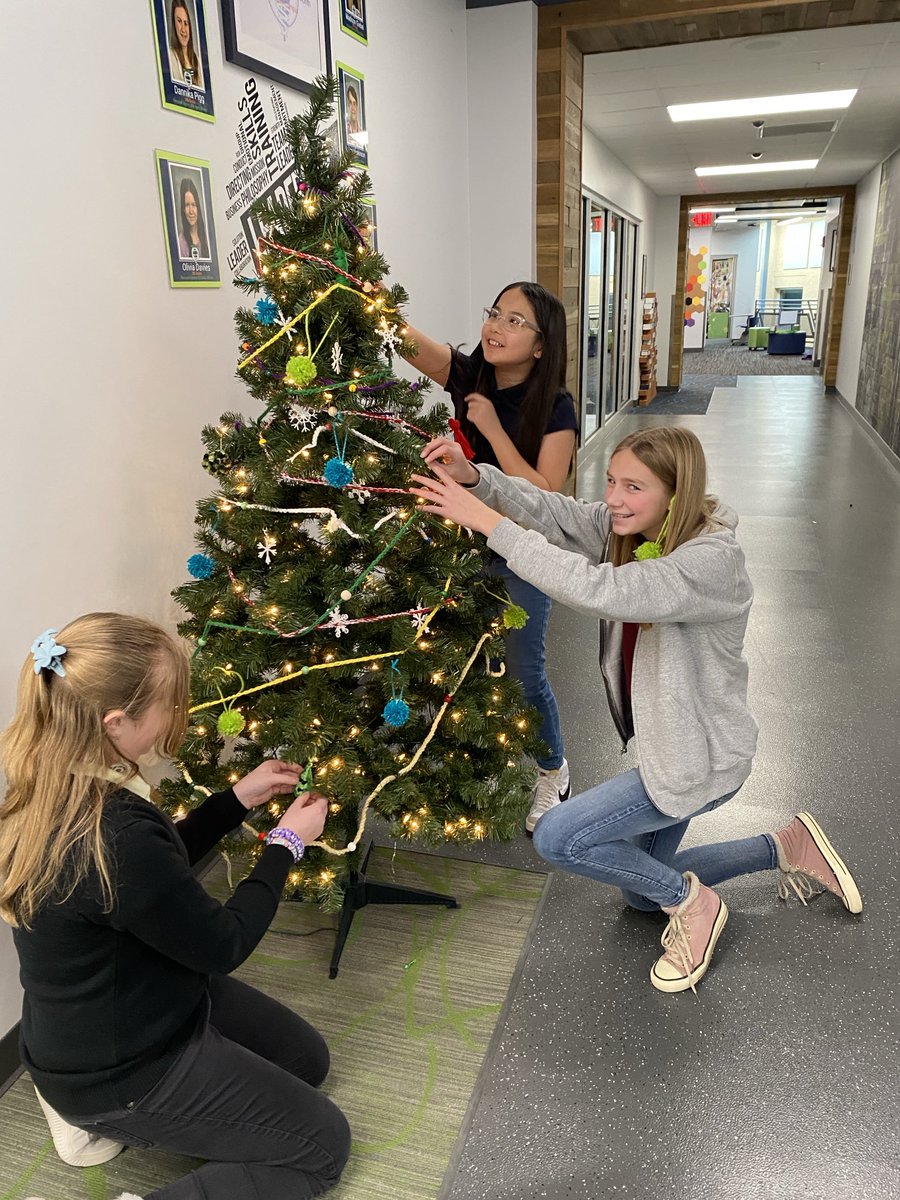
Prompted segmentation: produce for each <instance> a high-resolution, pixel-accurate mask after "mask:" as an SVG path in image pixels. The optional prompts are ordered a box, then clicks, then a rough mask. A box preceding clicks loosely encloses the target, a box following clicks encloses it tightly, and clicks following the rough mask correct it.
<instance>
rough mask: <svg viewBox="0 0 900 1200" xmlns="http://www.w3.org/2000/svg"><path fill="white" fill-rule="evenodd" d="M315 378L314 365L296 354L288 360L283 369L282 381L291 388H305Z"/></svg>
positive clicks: (304, 357) (302, 355)
mask: <svg viewBox="0 0 900 1200" xmlns="http://www.w3.org/2000/svg"><path fill="white" fill-rule="evenodd" d="M315 377H316V364H315V363H314V362H313V360H312V359H311V358H308V357H307V356H306V355H305V354H296V355H294V357H293V358H289V359H288V362H287V366H286V367H285V369H284V381H285V383H288V384H290V385H291V387H298V388H305V387H307V386H308V385H309V384H311V383H312V381H313V380H314V379H315Z"/></svg>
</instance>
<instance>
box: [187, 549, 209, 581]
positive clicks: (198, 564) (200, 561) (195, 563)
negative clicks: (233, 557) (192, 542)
mask: <svg viewBox="0 0 900 1200" xmlns="http://www.w3.org/2000/svg"><path fill="white" fill-rule="evenodd" d="M187 569H188V574H190V575H193V577H194V578H195V579H209V578H210V576H211V575H213V573H214V572H215V569H216V564H215V562H214V561H213V560H212V559H211V558H210V557H209V555H208V554H192V555H191V557H190V558H189V559H188V560H187Z"/></svg>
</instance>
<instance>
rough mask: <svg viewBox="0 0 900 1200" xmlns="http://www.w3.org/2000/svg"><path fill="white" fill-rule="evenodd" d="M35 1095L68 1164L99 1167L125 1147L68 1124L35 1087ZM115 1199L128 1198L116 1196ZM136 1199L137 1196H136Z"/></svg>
mask: <svg viewBox="0 0 900 1200" xmlns="http://www.w3.org/2000/svg"><path fill="white" fill-rule="evenodd" d="M34 1094H35V1095H36V1096H37V1098H38V1103H39V1104H40V1106H41V1108H42V1109H43V1110H44V1116H45V1117H46V1118H47V1124H48V1125H49V1126H50V1135H51V1137H52V1138H53V1145H54V1146H55V1147H56V1153H57V1154H58V1155H59V1157H60V1158H61V1159H62V1160H63V1162H64V1163H68V1164H69V1166H70V1167H99V1166H100V1164H101V1163H105V1162H109V1160H110V1159H111V1158H115V1157H116V1155H117V1154H120V1153H121V1152H122V1151H123V1150H124V1149H125V1147H124V1146H123V1144H122V1143H121V1142H114V1141H112V1139H111V1138H105V1137H99V1136H98V1135H96V1134H93V1133H88V1131H87V1130H86V1129H79V1128H78V1126H77V1125H70V1124H69V1122H68V1121H67V1120H66V1119H65V1117H63V1116H60V1114H59V1113H58V1112H57V1111H56V1109H55V1108H51V1107H50V1105H49V1104H48V1103H47V1101H46V1100H45V1099H44V1097H43V1096H42V1095H41V1093H40V1092H39V1091H38V1090H37V1088H35V1089H34ZM118 1200H129V1198H128V1197H127V1196H125V1197H119V1198H118ZM135 1200H140V1198H139V1197H135Z"/></svg>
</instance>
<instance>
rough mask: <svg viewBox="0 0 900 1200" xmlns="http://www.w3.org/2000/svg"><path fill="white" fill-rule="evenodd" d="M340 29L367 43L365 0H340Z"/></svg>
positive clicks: (367, 23)
mask: <svg viewBox="0 0 900 1200" xmlns="http://www.w3.org/2000/svg"><path fill="white" fill-rule="evenodd" d="M340 3H341V29H342V30H343V31H344V33H346V34H347V35H348V36H349V37H352V38H355V39H356V40H357V41H358V42H362V44H363V45H364V46H367V45H368V44H369V22H368V19H367V17H366V0H340Z"/></svg>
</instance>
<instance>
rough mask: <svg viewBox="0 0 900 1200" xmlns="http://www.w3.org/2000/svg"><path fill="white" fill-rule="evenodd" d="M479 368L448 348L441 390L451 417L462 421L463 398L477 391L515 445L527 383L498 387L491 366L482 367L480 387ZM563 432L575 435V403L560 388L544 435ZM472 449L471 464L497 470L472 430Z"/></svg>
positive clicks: (493, 457)
mask: <svg viewBox="0 0 900 1200" xmlns="http://www.w3.org/2000/svg"><path fill="white" fill-rule="evenodd" d="M480 370H482V368H481V367H480V366H479V364H478V363H477V362H475V361H474V360H473V359H472V357H471V355H469V354H463V352H462V351H461V350H457V349H456V348H455V347H454V346H451V347H450V374H449V375H448V377H447V382H446V384H445V385H444V391H445V392H446V393H447V394H448V395H449V396H450V398H451V399H452V401H453V415H454V416H455V417H456V418H457V420H460V421H461V420H464V419H465V417H466V414H467V411H468V405H467V404H466V396H468V395H470V394H471V393H472V392H475V391H480V392H481V393H482V395H485V396H487V397H488V399H489V400H490V401H491V402H492V403H493V405H494V408H495V409H496V410H497V416H498V417H499V419H500V424H501V425H502V426H503V429H504V431H505V432H506V433H507V434H509V436H510V438H511V439H512V441H513V443H515V442H516V439H517V436H518V432H519V421H520V419H521V409H522V403H523V401H524V399H525V393H526V391H527V384H525V383H517V384H515V386H514V387H509V388H498V387H497V386H496V382H495V379H494V368H493V367H492V366H491V365H490V363H485V364H484V367H483V381H482V386H481V387H480V388H479V386H478V375H479V371H480ZM562 429H572V430H574V432H575V434H576V436H577V434H578V418H577V416H576V415H575V401H574V400H573V399H572V396H571V394H570V393H569V392H566V391H563V390H562V388H561V389H560V392H559V395H558V396H557V397H556V403H555V404H554V405H553V411H552V412H551V413H550V420H549V421H548V422H547V428H546V429H545V430H544V433H545V434H547V433H559V431H560V430H562ZM467 436H468V439H469V442H470V443H471V446H472V449H473V450H474V451H475V459H474V461H475V462H477V463H487V464H488V465H489V466H492V467H499V466H500V463H499V462H498V461H497V456H496V454H495V453H494V448H493V446H492V445H491V443H490V442H489V441H488V440H487V438H486V437H485V436H484V434H483V433H482V432H481V430H479V429H472V432H471V434H469V435H467Z"/></svg>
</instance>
